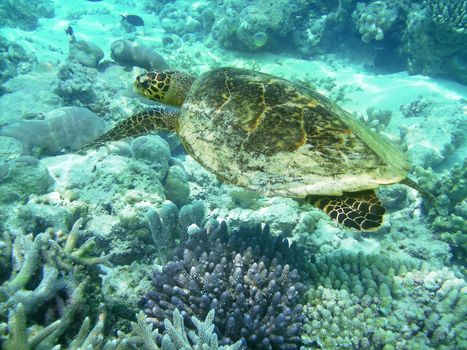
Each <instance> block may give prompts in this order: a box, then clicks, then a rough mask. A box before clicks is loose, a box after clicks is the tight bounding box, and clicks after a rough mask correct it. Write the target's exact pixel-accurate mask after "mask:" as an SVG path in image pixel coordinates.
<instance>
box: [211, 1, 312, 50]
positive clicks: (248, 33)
mask: <svg viewBox="0 0 467 350" xmlns="http://www.w3.org/2000/svg"><path fill="white" fill-rule="evenodd" d="M219 7H220V9H219V10H220V13H225V14H226V15H225V16H217V17H216V18H215V21H214V24H213V27H212V36H213V38H214V39H215V40H217V41H218V42H219V43H220V44H221V45H222V46H224V47H227V48H237V49H246V50H249V51H257V50H262V49H265V48H274V47H278V46H280V42H281V41H282V40H283V39H284V38H285V37H286V36H287V35H288V34H289V33H291V32H292V31H293V29H294V27H295V25H296V24H297V22H298V21H297V18H298V16H297V15H298V14H299V13H301V12H306V7H307V2H306V1H302V0H300V1H294V2H293V3H292V2H290V1H284V0H281V1H271V0H261V1H255V2H249V3H248V6H245V5H244V4H242V3H237V2H234V1H222V3H221V4H220V6H219Z"/></svg>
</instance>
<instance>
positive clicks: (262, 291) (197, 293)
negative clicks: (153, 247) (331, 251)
mask: <svg viewBox="0 0 467 350" xmlns="http://www.w3.org/2000/svg"><path fill="white" fill-rule="evenodd" d="M300 256H302V255H301V254H300V253H298V252H297V249H296V248H294V247H290V248H289V246H288V243H287V241H285V240H283V239H279V238H276V239H275V238H273V237H272V236H271V235H270V233H269V229H268V227H267V226H266V227H265V229H264V230H261V229H260V228H259V227H258V226H257V227H256V228H253V229H247V228H242V229H239V230H238V231H235V232H233V233H232V234H231V235H229V234H228V233H227V225H226V224H225V222H223V223H222V224H221V225H220V227H219V228H217V229H213V230H210V231H209V232H208V231H206V230H202V231H199V232H197V233H195V234H194V235H192V236H191V238H190V239H189V240H188V241H186V242H184V243H182V244H181V245H180V246H179V247H177V248H176V249H175V250H174V252H173V255H172V261H170V262H169V263H167V264H166V265H165V266H164V267H163V269H162V271H156V272H155V273H154V278H153V283H154V287H155V288H154V290H153V291H150V292H149V293H148V294H147V296H146V298H145V312H146V313H147V315H148V316H149V317H150V320H151V322H154V324H155V325H156V327H158V328H159V329H165V325H164V319H165V318H167V317H168V316H171V315H172V314H173V310H174V309H175V308H179V309H180V310H181V312H182V315H183V316H184V317H185V322H187V324H188V325H189V326H192V323H191V322H190V319H189V318H188V317H187V315H188V314H193V315H195V316H197V317H203V318H204V317H205V316H206V315H207V314H208V312H209V310H211V309H214V310H215V311H216V316H215V319H214V325H215V327H216V331H217V332H218V334H219V335H220V338H221V343H222V344H229V343H230V342H232V341H237V340H242V342H243V343H244V344H245V345H246V346H248V347H249V348H256V349H269V348H288V349H298V348H299V346H300V338H299V334H300V330H301V324H302V314H301V312H302V309H301V306H300V305H299V304H298V301H299V298H300V295H301V292H302V290H303V285H302V284H301V283H300V282H299V279H300V276H299V274H298V272H297V270H296V269H293V266H294V265H297V266H298V265H299V264H298V259H299V257H300ZM289 264H291V265H289Z"/></svg>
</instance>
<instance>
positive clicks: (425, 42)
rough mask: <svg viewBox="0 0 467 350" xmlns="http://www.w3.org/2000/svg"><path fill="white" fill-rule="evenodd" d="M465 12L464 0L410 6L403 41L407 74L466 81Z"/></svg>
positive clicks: (428, 1) (426, 2) (428, 0)
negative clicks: (411, 8)
mask: <svg viewBox="0 0 467 350" xmlns="http://www.w3.org/2000/svg"><path fill="white" fill-rule="evenodd" d="M466 11H467V1H465V0H460V1H448V0H426V1H424V3H423V6H422V5H420V6H418V5H417V4H414V5H413V10H412V11H411V12H410V13H409V14H408V18H407V25H406V28H405V30H404V32H403V37H402V49H403V50H404V52H405V54H406V56H407V70H408V71H409V73H411V74H420V73H421V74H426V75H432V76H446V77H449V78H451V79H455V80H458V81H460V82H464V83H465V82H466V81H467V68H466V62H467V48H466V47H465V45H464V44H463V43H464V42H465V40H466V37H467V30H466V24H465V23H466V16H467V14H466Z"/></svg>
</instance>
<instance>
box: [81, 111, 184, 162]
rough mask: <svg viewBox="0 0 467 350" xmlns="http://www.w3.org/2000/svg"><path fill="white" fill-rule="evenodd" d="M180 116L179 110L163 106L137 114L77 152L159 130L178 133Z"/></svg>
mask: <svg viewBox="0 0 467 350" xmlns="http://www.w3.org/2000/svg"><path fill="white" fill-rule="evenodd" d="M178 114H179V111H178V109H174V108H168V107H163V106H159V107H156V108H152V109H150V110H147V111H144V112H141V113H136V114H134V115H132V116H131V117H129V118H127V119H124V120H122V121H121V122H119V123H117V125H115V126H114V127H113V128H112V129H110V130H109V131H107V132H106V133H105V134H104V135H102V136H100V137H98V138H97V139H96V140H94V141H92V142H91V143H89V144H87V145H85V146H83V147H81V148H80V149H79V150H78V151H77V152H78V153H81V152H84V151H87V150H89V149H91V148H94V147H97V146H100V145H103V144H104V143H106V142H109V141H117V140H121V139H124V138H126V137H130V136H138V135H143V134H148V133H151V132H154V131H158V130H169V131H176V130H177V125H178Z"/></svg>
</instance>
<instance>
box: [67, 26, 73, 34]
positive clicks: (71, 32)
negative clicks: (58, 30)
mask: <svg viewBox="0 0 467 350" xmlns="http://www.w3.org/2000/svg"><path fill="white" fill-rule="evenodd" d="M65 33H67V35H69V36H73V34H74V32H73V28H72V27H71V26H68V28H67V29H65Z"/></svg>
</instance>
